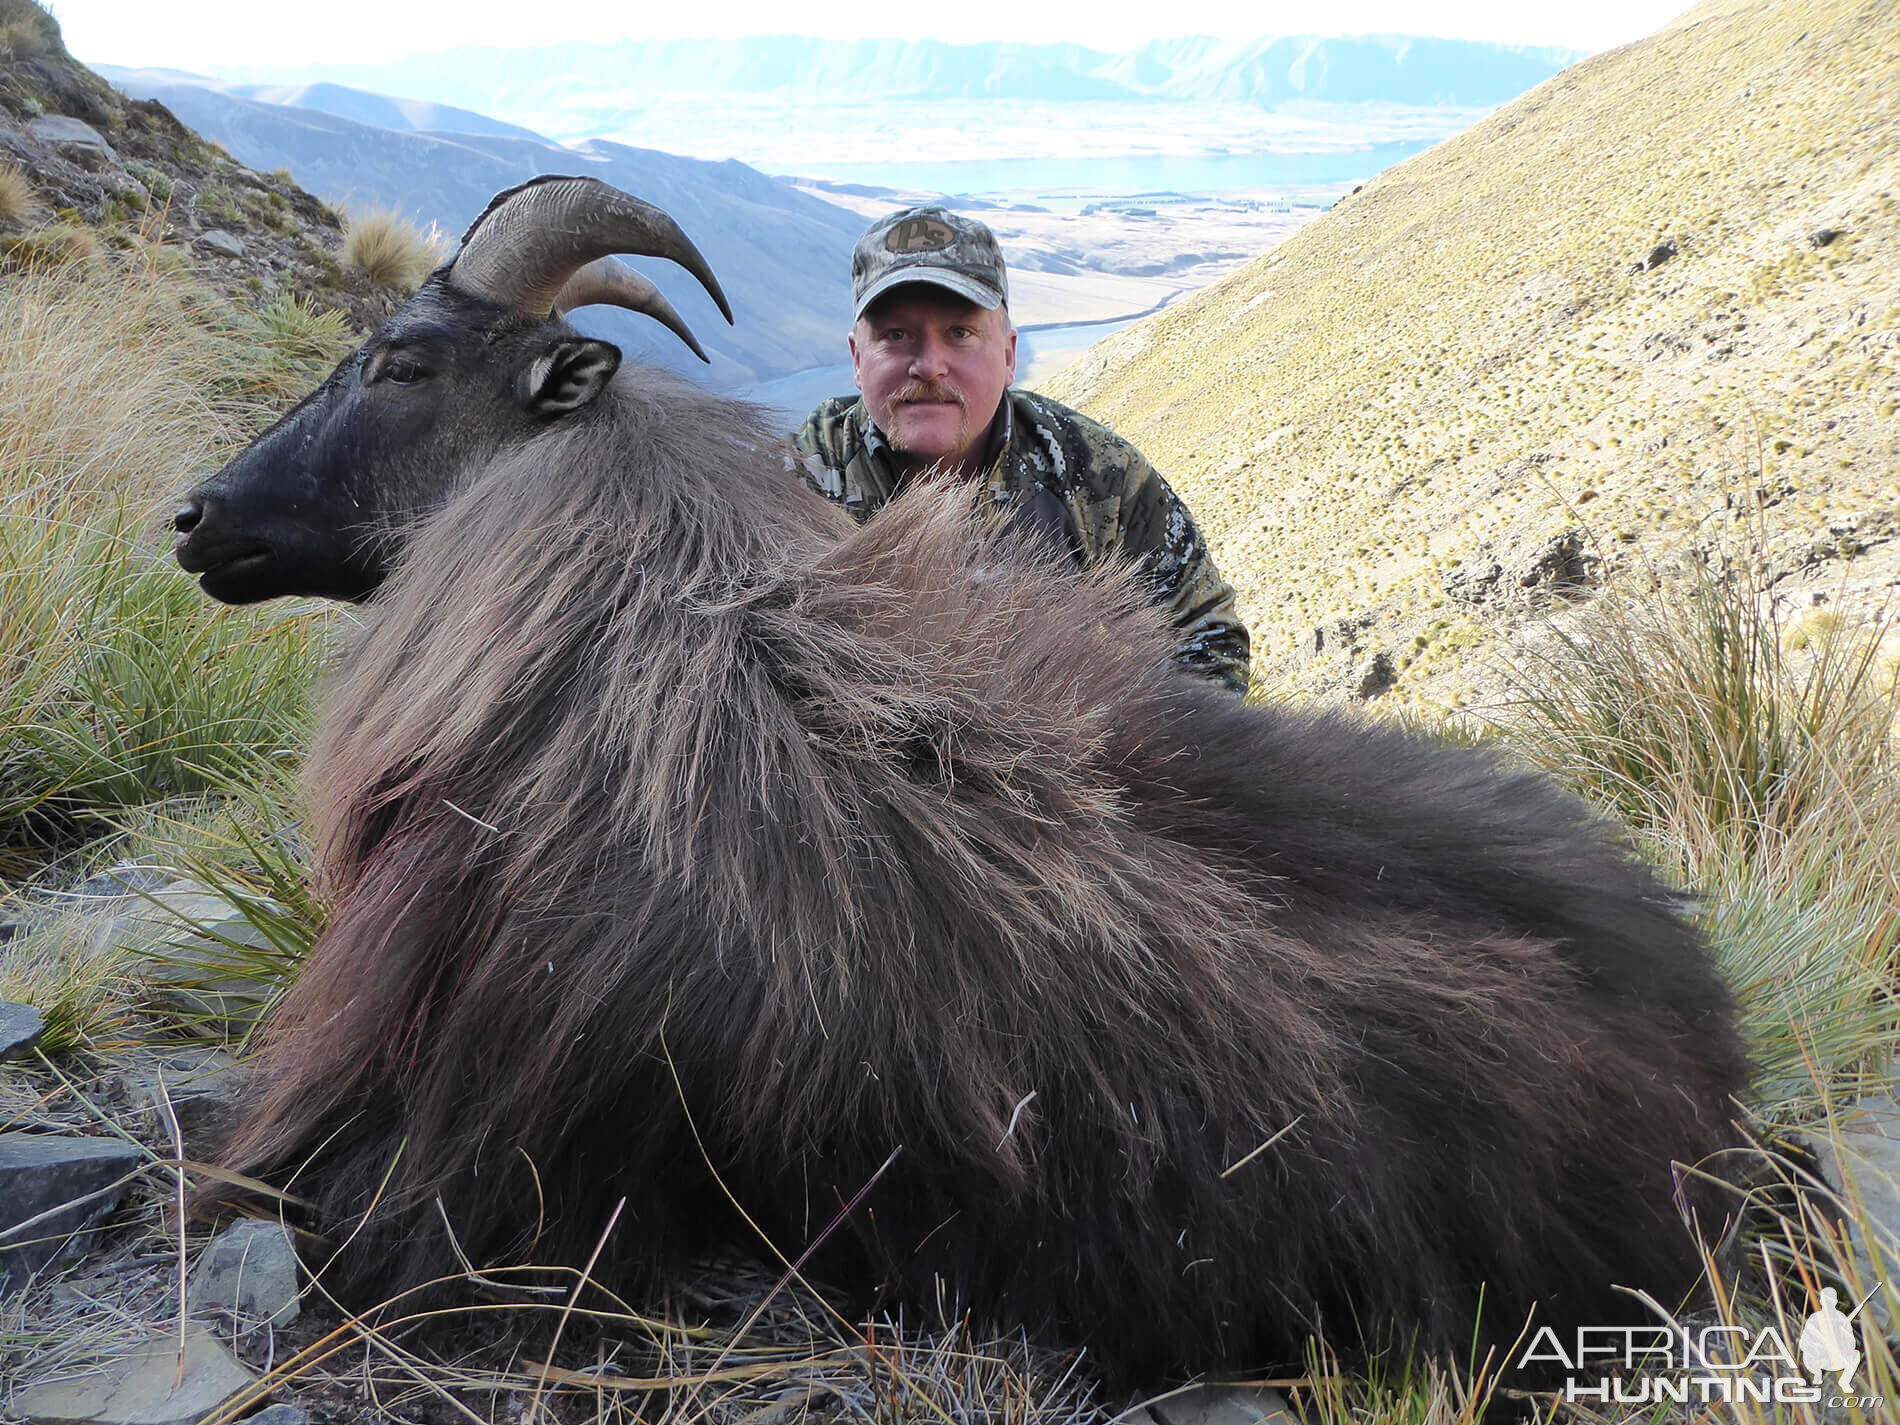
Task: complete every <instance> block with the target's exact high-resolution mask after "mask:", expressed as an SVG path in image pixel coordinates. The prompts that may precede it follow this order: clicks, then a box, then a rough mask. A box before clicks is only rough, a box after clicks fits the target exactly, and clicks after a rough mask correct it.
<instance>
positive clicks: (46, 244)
mask: <svg viewBox="0 0 1900 1425" xmlns="http://www.w3.org/2000/svg"><path fill="white" fill-rule="evenodd" d="M102 251H104V248H103V247H102V246H101V244H100V242H99V235H98V234H97V233H95V232H94V231H93V230H92V229H91V228H89V227H87V226H85V225H84V224H83V223H72V222H59V223H54V224H52V225H51V226H50V227H44V228H35V229H34V230H33V231H31V232H26V233H21V234H19V235H18V236H16V237H11V238H6V239H4V240H0V255H3V256H5V257H6V258H7V259H8V260H9V261H11V262H12V263H14V264H16V265H18V266H21V267H87V266H90V265H91V264H92V263H94V262H97V261H98V259H99V254H100V253H101V252H102Z"/></svg>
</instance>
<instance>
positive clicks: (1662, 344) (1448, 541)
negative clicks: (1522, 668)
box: [1048, 0, 1900, 705]
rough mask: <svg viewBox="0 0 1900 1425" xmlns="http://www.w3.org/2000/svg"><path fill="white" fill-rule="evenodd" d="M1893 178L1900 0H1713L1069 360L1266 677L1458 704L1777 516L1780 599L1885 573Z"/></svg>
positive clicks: (1890, 456) (1899, 424) (1892, 459)
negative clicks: (1196, 551)
mask: <svg viewBox="0 0 1900 1425" xmlns="http://www.w3.org/2000/svg"><path fill="white" fill-rule="evenodd" d="M1897 188H1900V8H1896V7H1895V6H1893V5H1892V4H1891V3H1888V0H1719V3H1715V4H1709V5H1704V6H1702V7H1700V8H1698V9H1696V10H1692V11H1690V12H1689V13H1688V14H1686V15H1685V16H1683V17H1682V18H1681V19H1680V20H1678V21H1677V22H1676V23H1675V24H1673V25H1671V26H1669V27H1668V28H1667V29H1665V30H1664V31H1662V32H1661V33H1659V34H1657V35H1655V36H1653V37H1651V38H1650V39H1648V40H1645V41H1643V42H1641V43H1638V44H1633V45H1629V46H1626V47H1624V48H1622V49H1619V50H1615V51H1612V52H1610V53H1607V54H1604V55H1601V56H1598V57H1596V58H1594V59H1591V60H1589V61H1586V62H1585V63H1582V64H1579V65H1577V66H1575V67H1573V68H1571V69H1569V70H1566V71H1565V72H1564V73H1563V74H1561V75H1559V76H1558V77H1556V78H1555V79H1553V80H1551V81H1549V82H1548V83H1546V84H1544V85H1542V86H1541V87H1539V88H1538V89H1536V90H1533V91H1532V92H1531V93H1529V94H1527V95H1525V96H1524V97H1523V98H1521V99H1519V100H1517V101H1516V102H1514V103H1512V104H1510V105H1508V106H1506V107H1505V108H1503V109H1501V110H1500V111H1499V112H1498V113H1496V114H1495V115H1493V116H1492V117H1491V118H1489V119H1487V120H1485V121H1484V122H1482V123H1480V124H1478V125H1476V126H1475V127H1474V128H1472V129H1471V130H1469V131H1467V132H1466V133H1464V134H1462V135H1460V136H1459V137H1457V138H1455V139H1452V140H1449V141H1447V142H1445V143H1443V144H1440V145H1438V146H1437V147H1435V148H1433V149H1431V150H1429V151H1427V152H1426V153H1424V154H1421V155H1419V156H1417V157H1415V158H1413V159H1410V160H1408V161H1407V162H1405V163H1402V164H1400V165H1398V166H1396V167H1395V168H1393V169H1391V170H1388V171H1387V172H1386V173H1384V174H1383V175H1381V176H1380V177H1379V178H1378V179H1377V180H1375V181H1373V182H1371V183H1369V184H1367V185H1366V186H1365V188H1364V189H1363V191H1360V192H1357V193H1355V194H1354V195H1352V196H1351V197H1349V198H1347V199H1346V200H1344V201H1342V202H1341V203H1340V204H1339V205H1338V206H1337V207H1336V208H1335V209H1334V210H1333V211H1332V212H1331V213H1329V214H1328V215H1327V216H1326V217H1325V218H1323V219H1321V220H1320V221H1317V222H1315V223H1313V224H1311V225H1309V226H1308V227H1306V228H1305V229H1303V230H1302V231H1301V232H1300V233H1298V234H1297V235H1296V236H1294V237H1292V238H1290V239H1288V240H1287V241H1286V242H1285V243H1284V244H1283V245H1282V246H1280V247H1279V248H1277V249H1275V250H1274V251H1273V252H1271V253H1269V254H1268V255H1266V256H1265V257H1263V258H1262V259H1260V260H1258V261H1256V262H1254V263H1252V264H1250V265H1249V266H1247V267H1245V268H1243V269H1242V270H1241V271H1240V272H1238V273H1236V274H1234V275H1233V276H1232V277H1230V278H1228V279H1227V280H1225V281H1223V282H1222V283H1220V284H1218V285H1216V286H1215V287H1212V288H1210V289H1208V290H1207V291H1205V292H1203V293H1201V294H1199V295H1197V296H1196V297H1194V298H1192V299H1190V300H1188V301H1186V302H1184V303H1182V304H1180V306H1178V307H1175V308H1171V309H1170V310H1169V311H1167V312H1166V313H1164V314H1162V315H1160V316H1158V317H1156V318H1154V319H1152V320H1150V321H1148V322H1145V323H1143V324H1141V325H1139V326H1136V327H1132V328H1130V329H1128V330H1126V331H1124V332H1122V333H1119V334H1118V335H1116V336H1114V337H1112V338H1110V339H1109V340H1108V341H1105V342H1103V343H1102V344H1100V345H1099V346H1097V347H1095V348H1094V349H1092V351H1091V352H1090V354H1089V355H1088V356H1087V357H1085V358H1084V360H1083V361H1082V362H1080V363H1078V364H1077V365H1076V366H1075V367H1073V368H1071V369H1070V370H1069V371H1068V372H1066V373H1064V374H1063V375H1062V376H1061V377H1059V378H1058V379H1057V380H1056V381H1054V382H1053V383H1050V384H1049V386H1048V389H1049V390H1051V392H1052V393H1053V394H1056V395H1058V396H1059V397H1061V398H1062V399H1066V400H1070V401H1073V402H1075V403H1076V404H1079V405H1081V406H1082V407H1084V408H1085V409H1087V410H1089V411H1091V412H1092V413H1093V414H1095V415H1096V416H1098V417H1100V418H1102V419H1104V420H1106V421H1108V422H1109V423H1110V424H1112V425H1113V426H1114V427H1115V428H1116V429H1118V430H1120V431H1122V432H1123V433H1124V434H1126V435H1127V436H1129V437H1130V438H1131V439H1133V440H1134V441H1136V442H1137V443H1138V444H1140V445H1141V446H1142V447H1143V448H1144V449H1145V450H1146V451H1147V452H1148V453H1149V454H1150V455H1151V456H1152V457H1153V458H1154V459H1155V461H1156V462H1157V464H1158V465H1159V466H1160V467H1161V468H1162V469H1163V470H1164V471H1166V472H1167V473H1168V474H1169V476H1170V478H1172V479H1173V480H1175V482H1176V483H1177V484H1178V485H1179V486H1180V487H1181V489H1182V490H1183V492H1184V493H1185V494H1186V495H1187V497H1188V498H1189V500H1190V502H1191V503H1192V505H1193V507H1194V509H1195V510H1196V512H1197V514H1198V515H1199V516H1200V518H1201V520H1202V522H1203V524H1204V526H1205V527H1206V529H1207V531H1208V533H1209V535H1210V537H1211V538H1212V540H1213V542H1214V544H1215V546H1216V548H1217V550H1218V552H1219V555H1220V558H1221V563H1222V566H1223V568H1224V569H1226V570H1228V571H1229V572H1230V573H1231V575H1232V576H1233V577H1234V580H1235V582H1236V584H1237V585H1239V587H1240V588H1241V590H1242V603H1243V609H1244V612H1245V614H1246V616H1247V618H1248V621H1249V623H1250V624H1251V626H1252V628H1253V630H1254V634H1255V642H1256V650H1257V665H1256V666H1257V667H1259V668H1260V670H1261V672H1262V673H1263V674H1264V675H1265V676H1267V678H1268V679H1269V681H1274V682H1281V683H1290V684H1291V685H1292V686H1294V687H1297V688H1303V689H1307V690H1314V691H1345V692H1350V693H1355V694H1358V695H1360V696H1365V695H1370V694H1373V693H1378V692H1382V691H1387V690H1389V691H1391V692H1392V693H1393V695H1394V696H1395V697H1396V698H1398V699H1399V700H1407V699H1411V698H1418V699H1422V700H1425V701H1429V702H1434V703H1439V704H1448V705H1456V704H1458V703H1460V702H1462V701H1466V700H1468V699H1469V698H1470V697H1471V696H1472V695H1473V692H1474V690H1483V691H1485V692H1488V691H1490V690H1491V689H1492V688H1493V687H1494V686H1495V684H1494V683H1493V682H1491V681H1490V680H1489V679H1487V677H1486V675H1485V673H1484V672H1483V668H1484V665H1485V663H1486V658H1485V657H1484V656H1482V655H1484V654H1486V653H1487V652H1490V651H1495V650H1496V648H1497V646H1498V641H1499V640H1500V639H1509V638H1515V637H1521V636H1527V635H1530V634H1533V633H1534V632H1535V631H1536V629H1537V627H1538V626H1539V624H1540V623H1541V622H1542V619H1543V618H1544V617H1546V616H1548V615H1549V614H1551V613H1552V612H1553V611H1556V610H1560V609H1561V608H1562V607H1564V606H1565V605H1566V604H1568V603H1569V602H1570V601H1573V600H1576V599H1578V598H1582V597H1587V596H1588V594H1589V592H1590V591H1591V589H1592V588H1594V587H1596V586H1597V585H1598V584H1599V583H1600V582H1601V581H1604V580H1617V579H1648V578H1651V577H1656V576H1661V577H1667V576H1668V574H1669V572H1670V570H1671V567H1672V566H1679V565H1680V561H1681V560H1683V559H1684V558H1688V557H1697V556H1703V557H1706V556H1707V555H1708V554H1709V553H1710V552H1711V550H1712V549H1713V548H1714V547H1715V546H1717V545H1718V544H1723V543H1724V542H1731V543H1732V542H1733V540H1734V539H1735V538H1736V537H1737V536H1739V535H1742V534H1744V533H1746V532H1747V530H1748V529H1749V528H1753V527H1756V526H1759V529H1758V531H1757V538H1758V539H1760V540H1763V541H1765V544H1766V547H1767V550H1768V554H1769V562H1770V566H1771V567H1770V577H1771V578H1772V579H1774V580H1776V581H1777V584H1778V588H1779V590H1780V591H1781V592H1783V593H1785V594H1787V595H1788V596H1789V601H1790V603H1791V604H1798V605H1803V606H1807V605H1812V604H1813V603H1814V602H1816V601H1817V599H1819V598H1827V599H1831V600H1833V601H1834V602H1835V604H1836V605H1837V606H1838V604H1839V603H1840V601H1841V600H1842V599H1843V598H1844V597H1845V598H1848V599H1850V600H1851V599H1852V598H1854V597H1856V596H1858V597H1860V598H1861V599H1862V601H1863V602H1864V601H1865V600H1866V599H1868V598H1875V597H1878V596H1880V595H1881V593H1882V592H1883V591H1890V590H1891V588H1892V586H1893V582H1894V580H1895V578H1896V576H1897V575H1900V559H1896V558H1895V555H1896V554H1897V553H1900V543H1896V542H1895V540H1894V534H1895V530H1896V525H1897V524H1900V486H1897V485H1896V471H1897V470H1900V420H1896V418H1895V411H1896V409H1897V408H1900V378H1897V377H1896V370H1895V368H1896V361H1897V359H1900V207H1897V206H1896V202H1895V198H1896V189H1897ZM1394 679H1396V682H1394V681H1393V680H1394Z"/></svg>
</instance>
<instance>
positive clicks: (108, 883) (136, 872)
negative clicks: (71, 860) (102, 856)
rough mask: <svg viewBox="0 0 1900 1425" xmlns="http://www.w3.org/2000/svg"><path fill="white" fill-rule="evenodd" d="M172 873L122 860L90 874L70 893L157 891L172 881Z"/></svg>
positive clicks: (95, 895) (102, 894)
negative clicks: (94, 874)
mask: <svg viewBox="0 0 1900 1425" xmlns="http://www.w3.org/2000/svg"><path fill="white" fill-rule="evenodd" d="M171 879H172V877H171V875H170V873H168V872H165V871H161V870H159V869H158V868H157V867H155V866H141V865H139V864H138V863H137V862H136V861H121V862H119V863H118V864H117V865H113V866H108V867H106V869H105V870H103V871H101V872H99V874H98V875H96V876H88V877H86V879H85V880H83V881H81V882H80V883H79V884H78V885H76V886H74V887H73V888H72V890H70V891H69V892H67V894H68V895H74V896H88V897H99V896H130V895H137V894H138V893H139V892H140V891H155V890H157V889H158V888H159V887H160V886H163V885H167V884H169V883H170V882H171Z"/></svg>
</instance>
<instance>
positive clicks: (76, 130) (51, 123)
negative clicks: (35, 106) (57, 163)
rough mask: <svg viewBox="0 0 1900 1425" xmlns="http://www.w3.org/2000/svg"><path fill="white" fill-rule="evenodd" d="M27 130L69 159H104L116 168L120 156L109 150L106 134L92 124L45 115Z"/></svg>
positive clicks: (92, 160) (61, 116)
mask: <svg viewBox="0 0 1900 1425" xmlns="http://www.w3.org/2000/svg"><path fill="white" fill-rule="evenodd" d="M26 131H27V132H28V133H30V134H31V135H33V137H34V138H36V139H38V140H39V141H40V142H41V143H43V144H45V145H46V146H47V147H49V148H53V149H57V150H59V152H61V153H62V154H64V155H66V156H67V157H68V158H73V159H81V160H90V161H91V162H92V163H95V164H96V163H98V162H100V161H102V160H103V161H104V162H106V163H110V164H113V165H114V166H115V167H116V166H117V164H118V162H119V155H118V154H116V153H114V152H113V151H112V145H111V144H109V143H107V142H106V140H105V135H103V134H101V133H100V132H99V131H98V130H97V129H95V128H94V127H93V126H92V125H91V124H87V123H82V122H81V121H80V120H78V119H69V118H67V117H66V116H65V115H64V114H44V115H42V116H41V117H39V118H37V119H35V120H34V121H33V122H32V123H30V124H28V125H27V126H26Z"/></svg>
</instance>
